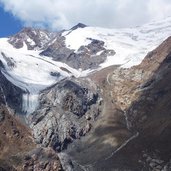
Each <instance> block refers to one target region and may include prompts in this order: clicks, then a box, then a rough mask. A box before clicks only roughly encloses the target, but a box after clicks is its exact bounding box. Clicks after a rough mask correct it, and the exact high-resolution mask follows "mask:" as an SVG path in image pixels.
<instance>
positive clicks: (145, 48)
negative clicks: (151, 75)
mask: <svg viewBox="0 0 171 171" xmlns="http://www.w3.org/2000/svg"><path fill="white" fill-rule="evenodd" d="M63 36H65V38H66V41H65V43H66V46H67V47H68V48H70V49H74V50H75V52H77V50H78V49H79V47H80V46H82V45H88V44H89V43H90V42H91V40H90V39H89V38H92V39H97V40H102V41H104V42H105V47H106V48H107V49H113V50H114V51H115V52H116V54H115V55H114V56H108V58H107V60H106V61H105V62H104V63H102V64H101V65H100V67H101V68H105V67H108V66H111V65H122V67H124V68H129V67H132V66H134V65H138V64H140V63H141V61H142V60H143V59H144V57H145V55H146V54H147V53H148V52H149V51H151V50H153V49H154V48H156V47H157V46H158V45H159V44H160V43H162V42H163V41H164V40H165V39H166V38H167V37H169V36H171V17H168V18H166V19H164V20H162V21H158V22H156V21H154V22H151V23H149V24H145V25H143V26H138V27H135V28H122V29H105V28H98V27H85V28H78V29H76V30H73V31H70V30H69V31H66V32H64V33H63Z"/></svg>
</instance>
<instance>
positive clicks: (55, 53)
mask: <svg viewBox="0 0 171 171" xmlns="http://www.w3.org/2000/svg"><path fill="white" fill-rule="evenodd" d="M64 40H65V39H64V37H61V36H58V37H56V41H55V42H54V43H53V44H51V45H50V46H48V47H47V48H46V49H45V50H44V51H43V52H41V55H45V56H51V57H53V59H54V60H56V61H61V62H64V63H66V64H68V65H69V66H71V67H73V68H76V69H79V68H81V69H82V70H86V69H95V68H98V66H99V65H100V64H101V63H103V62H104V61H105V60H106V58H107V56H113V55H114V54H115V52H114V51H113V50H110V49H105V48H104V42H103V41H100V40H95V39H90V40H91V43H90V44H89V45H87V46H81V47H80V48H79V49H78V51H77V52H74V51H73V50H71V49H68V48H67V47H66V46H65V42H64ZM98 53H99V54H98Z"/></svg>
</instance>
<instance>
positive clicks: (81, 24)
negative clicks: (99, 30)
mask: <svg viewBox="0 0 171 171" xmlns="http://www.w3.org/2000/svg"><path fill="white" fill-rule="evenodd" d="M84 27H87V25H85V24H83V23H78V24H77V25H75V26H74V27H72V28H71V30H76V29H77V28H84Z"/></svg>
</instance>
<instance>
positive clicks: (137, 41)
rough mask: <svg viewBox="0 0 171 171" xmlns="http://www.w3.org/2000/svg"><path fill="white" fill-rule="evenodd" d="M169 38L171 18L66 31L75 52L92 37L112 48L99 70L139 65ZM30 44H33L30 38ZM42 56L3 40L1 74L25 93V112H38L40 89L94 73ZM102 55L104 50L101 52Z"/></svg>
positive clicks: (67, 38)
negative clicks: (36, 110)
mask: <svg viewBox="0 0 171 171" xmlns="http://www.w3.org/2000/svg"><path fill="white" fill-rule="evenodd" d="M170 35H171V17H168V18H166V19H164V20H162V21H158V22H155V21H154V22H151V23H150V24H145V25H143V26H141V27H135V28H124V29H105V28H98V27H85V28H78V29H76V30H69V31H65V32H63V36H65V38H66V40H65V43H66V46H67V47H68V48H70V49H74V50H75V52H76V53H77V51H78V49H79V47H80V46H82V45H88V44H89V43H91V40H90V38H91V39H98V40H102V41H104V42H105V48H106V49H113V50H114V51H115V52H116V54H115V55H113V56H108V57H107V59H106V61H105V62H104V63H102V64H100V66H99V69H102V68H105V67H108V66H111V65H121V67H124V68H129V67H132V66H134V65H138V64H140V63H141V61H142V60H143V59H144V57H145V56H146V54H147V53H148V52H149V51H151V50H153V49H154V48H156V47H157V46H158V45H159V44H160V43H162V42H163V41H164V40H165V39H166V38H167V37H169V36H170ZM29 42H31V43H32V44H34V42H33V40H31V39H29ZM39 53H40V51H38V50H28V49H27V47H26V45H25V46H24V47H23V48H21V49H16V48H14V47H13V46H12V45H11V44H9V43H8V38H1V39H0V61H2V63H3V65H4V68H2V69H1V72H2V73H3V74H4V76H5V77H6V78H7V79H8V80H9V81H11V82H12V83H13V84H15V85H16V86H18V87H20V88H22V89H23V90H24V91H25V93H24V94H23V112H25V113H27V114H30V113H32V112H33V111H34V110H35V109H36V107H37V105H38V95H39V92H40V91H41V90H43V89H45V88H47V87H48V86H51V85H53V84H55V83H57V82H58V81H60V80H61V79H63V78H65V77H70V76H73V75H74V76H75V77H81V76H86V75H88V74H89V73H90V72H92V70H86V71H82V70H81V69H79V70H76V69H74V68H71V67H69V66H68V65H67V64H64V63H62V62H57V61H53V60H52V58H50V57H46V56H40V55H39ZM100 53H102V51H101V52H98V54H100ZM98 54H97V55H98ZM61 67H62V68H65V69H67V70H68V71H69V72H67V71H65V70H63V69H62V68H61ZM59 73H60V75H59Z"/></svg>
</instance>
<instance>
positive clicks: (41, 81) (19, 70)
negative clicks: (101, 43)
mask: <svg viewBox="0 0 171 171" xmlns="http://www.w3.org/2000/svg"><path fill="white" fill-rule="evenodd" d="M7 40H8V39H6V38H2V39H0V60H1V61H2V63H3V65H4V67H5V68H4V69H3V68H2V69H1V72H2V73H3V75H4V76H5V77H6V78H7V79H8V80H9V81H10V82H12V83H13V84H14V85H16V86H17V87H20V88H21V89H23V90H24V91H25V93H24V94H23V105H22V106H23V112H25V113H32V112H33V111H34V110H35V108H36V107H37V104H38V94H39V92H40V91H41V90H43V89H45V88H46V87H48V86H51V85H53V84H55V83H57V82H58V81H60V80H61V79H63V78H65V77H70V76H72V75H74V76H75V77H78V76H80V75H81V72H79V71H77V70H75V69H73V68H71V67H69V66H68V65H66V64H64V63H61V62H55V61H53V60H52V59H50V58H48V57H42V56H39V53H40V51H39V52H38V51H30V50H27V48H26V46H24V47H23V48H22V49H15V48H14V47H13V46H12V45H11V44H9V43H8V41H7ZM61 67H63V68H66V69H67V70H68V71H70V73H69V72H67V71H64V70H62V69H61ZM58 73H60V75H58ZM53 74H57V75H58V76H52V75H53Z"/></svg>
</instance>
